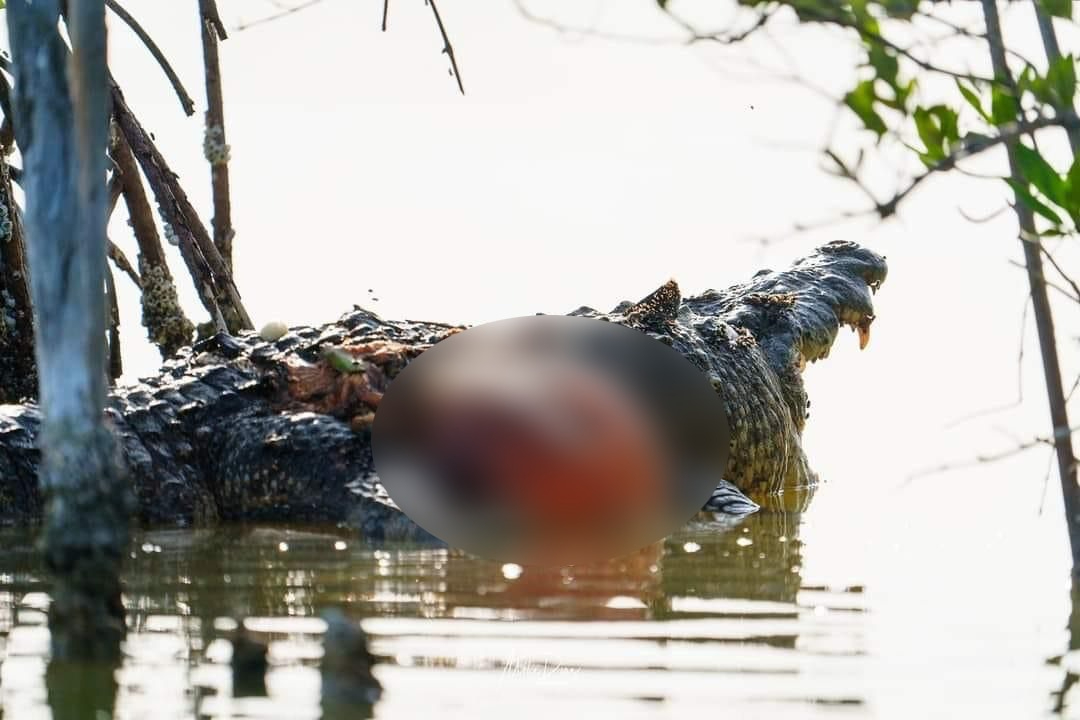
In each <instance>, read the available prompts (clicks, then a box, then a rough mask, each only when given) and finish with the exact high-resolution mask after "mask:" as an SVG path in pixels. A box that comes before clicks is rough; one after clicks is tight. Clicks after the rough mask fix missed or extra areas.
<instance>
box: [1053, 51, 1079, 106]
mask: <svg viewBox="0 0 1080 720" xmlns="http://www.w3.org/2000/svg"><path fill="white" fill-rule="evenodd" d="M1046 84H1047V86H1048V89H1050V90H1052V91H1053V93H1054V95H1055V96H1056V97H1054V98H1053V99H1054V101H1055V103H1054V104H1055V105H1057V106H1058V107H1064V108H1072V104H1073V96H1074V95H1076V58H1074V57H1073V56H1072V55H1066V56H1064V57H1060V58H1058V59H1057V60H1055V61H1054V63H1053V64H1052V65H1051V66H1050V69H1049V70H1047V71H1046Z"/></svg>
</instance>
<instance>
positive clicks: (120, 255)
mask: <svg viewBox="0 0 1080 720" xmlns="http://www.w3.org/2000/svg"><path fill="white" fill-rule="evenodd" d="M108 242H109V245H108V250H107V252H108V253H109V259H110V260H112V261H113V264H114V265H116V267H117V269H119V270H120V271H121V272H123V273H124V274H125V275H127V276H128V277H129V278H131V282H133V283H135V287H137V288H139V289H140V290H142V279H141V278H140V277H139V273H138V272H136V271H135V268H134V266H132V264H131V261H130V260H128V259H127V255H125V254H124V251H123V250H121V249H120V248H119V247H117V245H116V243H114V242H113V241H112V240H109V241H108Z"/></svg>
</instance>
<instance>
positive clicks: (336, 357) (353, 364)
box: [319, 346, 367, 373]
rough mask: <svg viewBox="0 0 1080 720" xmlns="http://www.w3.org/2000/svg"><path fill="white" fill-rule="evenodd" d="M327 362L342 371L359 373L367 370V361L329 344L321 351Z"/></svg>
mask: <svg viewBox="0 0 1080 720" xmlns="http://www.w3.org/2000/svg"><path fill="white" fill-rule="evenodd" d="M319 354H320V355H321V356H322V359H323V360H325V361H326V364H327V365H329V366H330V367H332V368H334V369H335V370H337V371H338V372H340V373H358V372H363V371H364V370H367V363H366V362H364V361H363V360H360V359H358V358H355V357H353V356H352V355H350V354H349V353H348V352H347V351H346V350H344V349H342V348H340V347H334V346H328V347H324V348H322V350H320V351H319Z"/></svg>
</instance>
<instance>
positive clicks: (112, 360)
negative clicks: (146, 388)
mask: <svg viewBox="0 0 1080 720" xmlns="http://www.w3.org/2000/svg"><path fill="white" fill-rule="evenodd" d="M105 297H106V301H107V302H108V304H109V306H108V309H109V324H108V338H109V385H115V384H116V381H117V380H118V379H119V378H120V376H121V375H123V374H124V359H123V356H122V353H121V351H120V304H119V301H118V300H117V299H116V281H115V280H114V279H113V274H112V270H110V269H109V268H107V267H106V268H105Z"/></svg>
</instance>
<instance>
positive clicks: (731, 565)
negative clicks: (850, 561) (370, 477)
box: [0, 499, 857, 707]
mask: <svg viewBox="0 0 1080 720" xmlns="http://www.w3.org/2000/svg"><path fill="white" fill-rule="evenodd" d="M792 503H793V505H792V506H789V508H787V509H785V508H783V507H775V508H769V507H765V508H763V510H762V511H761V512H759V513H757V514H755V515H751V516H749V517H747V518H744V519H742V520H741V521H734V522H733V521H731V520H730V518H727V519H725V516H713V515H707V514H702V515H699V516H697V517H696V518H694V520H693V521H692V522H691V523H690V524H688V525H687V526H686V527H685V528H684V529H683V530H681V531H680V532H678V533H676V534H675V535H673V536H671V537H669V538H667V539H666V540H664V541H662V542H659V543H655V544H653V545H650V546H648V547H646V548H642V549H641V550H640V551H638V552H637V553H633V554H631V555H628V556H624V557H622V558H617V559H614V560H611V561H607V562H602V563H591V564H588V565H578V566H568V567H561V568H559V567H556V568H539V567H533V566H527V567H519V566H516V565H512V564H507V563H502V562H496V561H491V560H485V559H480V558H476V557H474V556H469V555H466V554H464V553H459V552H455V551H448V550H443V549H431V548H422V547H417V546H388V547H386V548H383V549H379V550H375V549H372V548H371V547H370V546H367V545H365V544H363V543H360V542H357V541H356V539H355V537H354V536H353V535H352V534H351V533H349V532H348V530H346V529H337V528H325V529H318V528H314V529H313V528H295V527H265V526H263V527H255V528H247V529H245V528H231V529H219V530H207V531H171V530H170V531H167V532H150V533H144V534H142V535H140V536H138V537H137V538H136V540H135V543H134V545H133V547H132V557H131V558H130V559H129V561H128V565H127V568H128V570H127V578H128V580H127V592H126V596H125V600H126V602H127V605H128V610H129V612H128V621H129V623H130V626H131V633H132V635H136V636H137V634H139V633H162V632H167V633H169V634H170V635H172V636H174V637H179V639H180V641H181V642H182V644H183V646H185V647H186V648H187V651H186V655H185V656H184V657H185V659H184V660H182V662H185V663H186V664H188V665H189V666H191V667H195V666H200V665H206V664H211V665H212V664H213V663H214V662H216V661H215V660H214V659H213V658H212V657H210V655H211V653H209V652H208V648H209V647H210V646H211V644H212V643H213V642H214V641H215V640H217V639H219V638H222V637H228V634H229V630H230V628H231V626H229V625H227V624H223V623H222V620H221V619H222V618H249V619H255V620H256V622H255V623H254V624H253V625H251V626H250V627H251V630H252V633H253V634H254V636H256V637H257V639H259V640H261V641H263V642H267V643H268V644H271V645H272V644H273V643H275V642H276V641H281V640H288V639H290V638H292V639H294V640H295V638H296V637H298V636H301V637H302V636H306V637H308V638H309V639H310V640H313V641H316V642H317V641H318V640H319V634H320V630H319V629H318V627H317V626H315V625H313V624H310V623H305V622H299V623H298V624H297V620H296V618H312V617H315V616H317V615H318V614H319V613H320V612H321V611H322V610H324V609H326V608H328V607H340V608H342V609H343V610H344V612H345V613H346V615H347V616H348V617H350V618H352V619H354V620H359V619H369V620H371V621H375V620H379V622H382V621H383V620H382V619H388V620H387V621H389V620H392V619H394V618H400V619H402V620H406V619H409V618H414V619H424V620H427V619H440V620H442V619H457V620H494V621H500V620H531V621H600V622H607V621H630V622H639V621H657V620H702V621H709V622H711V621H716V623H715V624H714V625H710V626H708V627H707V628H706V630H704V631H703V632H705V633H706V634H705V635H704V636H702V637H697V636H694V637H691V638H685V637H684V636H681V635H680V636H678V637H683V638H684V639H690V640H704V641H708V642H711V643H716V642H719V643H725V642H728V643H731V642H735V643H739V644H740V645H743V646H755V645H756V646H762V647H773V648H794V647H796V643H797V642H799V641H800V633H801V632H804V631H805V627H806V626H805V624H804V623H805V621H806V612H805V611H806V610H807V608H805V607H801V605H802V604H805V602H804V603H802V604H801V603H800V597H799V596H800V593H802V592H805V591H806V590H807V589H808V588H806V587H805V586H804V584H803V581H802V572H801V568H802V564H803V558H802V556H803V545H802V542H801V540H800V529H799V526H800V523H801V518H802V515H801V512H800V510H801V509H802V507H803V506H804V505H805V499H796V500H795V501H792ZM0 542H4V545H5V547H8V548H11V551H10V552H8V553H6V554H5V555H4V556H3V557H2V558H0V643H3V642H4V641H5V640H6V637H7V636H8V634H9V633H10V632H11V630H12V628H13V627H14V626H16V625H23V624H25V623H26V622H33V620H32V619H31V616H30V615H29V614H27V615H24V613H31V614H32V612H33V610H32V608H33V607H34V606H36V605H37V604H40V598H41V597H42V595H41V594H42V593H44V592H47V586H46V585H45V584H44V582H43V580H42V579H41V578H42V577H43V574H42V572H41V568H40V562H39V560H38V556H37V554H36V552H34V551H33V550H32V544H31V540H30V538H29V537H28V536H27V535H26V534H25V533H24V532H23V531H21V530H20V531H4V532H3V533H0ZM35 598H37V599H35ZM375 625H376V626H378V627H376V629H373V630H369V633H370V635H371V637H372V641H373V643H372V650H373V652H374V653H375V655H376V656H378V659H379V660H380V662H381V663H382V664H384V665H390V666H393V665H401V664H402V663H404V664H407V665H411V666H427V667H433V668H434V667H444V666H445V667H455V666H461V664H462V663H464V662H465V660H464V659H463V658H461V657H456V656H453V653H452V652H450V651H444V650H440V649H438V647H437V646H436V645H424V646H423V647H421V648H420V649H418V650H409V649H408V648H406V649H405V650H402V649H401V647H400V646H399V645H398V644H395V643H397V642H398V641H397V640H396V639H395V638H394V635H395V634H396V633H397V630H396V629H393V628H392V627H391V629H386V627H387V626H385V625H381V626H379V625H378V623H375ZM511 626H512V624H507V628H508V630H509V628H510V627H511ZM430 627H435V626H420V629H419V630H416V631H413V630H410V631H409V632H410V633H413V632H418V633H419V634H420V636H423V635H424V634H425V633H428V632H432V630H429V629H426V628H430ZM445 627H451V626H445ZM453 627H459V626H453ZM563 627H564V628H565V627H566V626H563ZM581 627H582V628H585V627H586V626H585V625H582V626H581ZM640 627H642V628H646V632H648V633H649V636H650V637H653V636H655V637H657V638H663V637H668V636H669V635H670V636H671V637H675V635H674V634H671V633H673V632H675V631H674V630H673V629H672V628H673V626H671V625H657V626H651V625H643V626H640ZM647 628H652V629H651V630H649V629H647ZM535 631H536V632H540V633H543V632H544V631H543V628H542V626H539V629H538V630H535ZM436 632H439V631H436ZM450 632H456V631H455V630H451V631H450ZM510 632H513V631H510ZM571 632H576V631H571ZM603 632H607V631H603ZM613 632H623V631H620V630H613ZM633 632H637V631H633ZM679 632H683V631H679ZM693 632H697V631H696V630H695V631H693ZM805 640H806V638H803V641H804V642H805ZM4 644H6V643H4ZM802 644H803V643H800V647H802ZM410 652H413V653H414V654H413V655H412V656H410V655H409V653H410ZM403 653H404V655H403ZM440 653H445V654H447V655H449V656H447V657H442V656H440ZM3 660H4V661H6V660H7V658H6V656H5V657H4V658H3ZM513 660H514V659H513V658H507V657H502V656H501V655H500V654H499V653H498V652H496V653H495V655H494V656H492V657H490V658H486V659H485V662H487V663H489V666H492V667H496V668H497V667H499V666H500V663H507V662H511V661H513ZM736 660H737V659H736ZM128 662H129V663H130V662H133V660H132V659H131V658H129V660H128ZM291 662H297V663H300V664H301V665H310V666H312V667H317V666H318V659H317V657H312V658H306V657H304V658H299V659H295V660H292V661H291ZM376 671H378V667H376ZM376 674H378V673H376ZM122 677H123V676H122ZM132 692H136V691H135V690H132V689H131V688H129V687H125V686H124V683H123V682H121V688H120V700H119V701H118V704H119V706H121V707H122V706H123V703H124V700H123V698H124V696H125V693H132ZM191 692H193V695H194V698H195V699H194V702H196V703H198V702H199V701H200V698H202V697H204V696H206V695H208V694H214V693H216V694H218V695H221V694H228V693H229V689H228V687H227V684H225V685H221V686H219V687H211V688H194V689H192V691H191ZM191 697H192V695H190V694H189V696H188V700H187V701H186V702H192V700H191ZM856 699H857V698H856Z"/></svg>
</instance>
